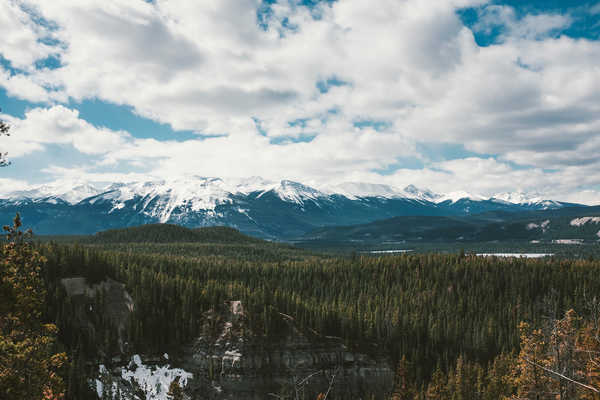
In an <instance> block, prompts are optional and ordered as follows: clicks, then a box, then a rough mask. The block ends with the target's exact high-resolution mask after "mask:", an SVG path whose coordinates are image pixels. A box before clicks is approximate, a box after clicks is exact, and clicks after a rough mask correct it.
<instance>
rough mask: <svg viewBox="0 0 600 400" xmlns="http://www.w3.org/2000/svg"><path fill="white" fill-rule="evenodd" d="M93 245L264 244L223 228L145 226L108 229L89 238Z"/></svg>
mask: <svg viewBox="0 0 600 400" xmlns="http://www.w3.org/2000/svg"><path fill="white" fill-rule="evenodd" d="M90 241H92V242H93V243H230V244H234V243H235V244H250V243H264V241H263V240H260V239H256V238H252V237H250V236H247V235H244V234H242V233H240V231H238V230H237V229H234V228H229V227H225V226H212V227H203V228H195V229H190V228H186V227H183V226H179V225H173V224H147V225H140V226H134V227H130V228H121V229H109V230H107V231H103V232H98V233H96V234H95V235H93V236H92V237H91V238H90Z"/></svg>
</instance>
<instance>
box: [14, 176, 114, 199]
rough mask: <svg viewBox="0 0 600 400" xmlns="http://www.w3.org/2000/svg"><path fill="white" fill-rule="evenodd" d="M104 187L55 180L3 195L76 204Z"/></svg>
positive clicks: (81, 182)
mask: <svg viewBox="0 0 600 400" xmlns="http://www.w3.org/2000/svg"><path fill="white" fill-rule="evenodd" d="M101 192H102V189H100V188H98V187H96V186H94V185H91V184H89V183H87V182H83V181H66V180H61V181H55V182H51V183H46V184H42V185H37V186H32V187H30V188H29V189H26V190H19V191H14V192H9V193H7V194H5V195H4V196H3V197H5V198H8V199H13V200H24V199H32V200H40V199H48V198H54V199H61V200H63V201H65V202H67V203H70V204H75V203H79V202H80V201H81V200H83V199H85V198H87V197H90V196H94V195H97V194H98V193H101Z"/></svg>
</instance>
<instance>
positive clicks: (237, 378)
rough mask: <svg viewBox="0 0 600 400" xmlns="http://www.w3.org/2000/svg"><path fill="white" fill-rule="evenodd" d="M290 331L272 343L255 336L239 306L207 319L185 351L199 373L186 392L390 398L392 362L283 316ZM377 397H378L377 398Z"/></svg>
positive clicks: (187, 364)
mask: <svg viewBox="0 0 600 400" xmlns="http://www.w3.org/2000/svg"><path fill="white" fill-rule="evenodd" d="M279 317H280V318H281V319H282V321H283V322H284V323H283V324H282V326H284V328H283V329H282V330H281V331H280V332H277V335H270V336H269V337H265V336H262V335H261V336H259V335H256V334H254V333H253V332H252V331H251V330H250V329H249V327H248V323H247V316H246V313H245V311H244V308H243V305H242V304H241V303H240V302H239V301H231V302H228V303H227V304H225V305H224V307H223V308H222V309H221V310H213V311H210V312H208V313H206V315H205V320H206V323H205V326H204V328H203V331H202V333H201V335H200V336H199V337H198V339H197V340H196V341H195V342H194V343H193V344H192V345H191V346H189V347H188V348H187V349H186V351H185V353H184V354H185V357H184V363H183V365H184V368H185V369H186V370H188V371H191V372H193V373H194V379H193V380H191V382H190V383H189V384H188V387H187V388H186V392H187V393H188V394H189V395H191V396H192V398H193V399H236V400H246V399H248V400H250V399H252V400H254V399H261V400H262V399H268V398H278V397H277V396H280V398H292V399H295V398H296V393H298V394H299V397H298V398H301V399H304V398H306V399H316V398H317V396H318V395H319V393H326V392H327V391H328V389H329V387H330V386H331V390H330V394H329V397H328V399H366V398H369V399H370V398H387V396H389V394H390V393H391V392H392V389H393V380H394V372H393V369H392V368H391V366H390V363H389V360H387V359H385V358H384V357H372V356H368V355H366V354H362V353H358V352H355V351H352V350H350V349H348V348H347V347H346V346H345V345H344V344H343V343H342V340H341V339H339V338H334V337H325V336H322V335H319V334H318V333H316V332H314V331H304V332H303V331H302V330H301V329H300V328H299V327H298V326H297V325H296V324H295V321H294V319H293V318H292V317H291V316H288V315H285V314H279ZM372 396H374V397H372Z"/></svg>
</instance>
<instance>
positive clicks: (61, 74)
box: [0, 0, 600, 204]
mask: <svg viewBox="0 0 600 400" xmlns="http://www.w3.org/2000/svg"><path fill="white" fill-rule="evenodd" d="M0 38H1V39H0V107H1V108H2V113H1V114H0V118H1V119H3V120H5V121H7V122H8V123H9V124H10V125H11V132H12V135H11V136H10V137H3V138H0V151H2V152H4V151H7V152H8V155H9V159H10V160H11V161H12V165H11V166H10V167H7V168H2V169H1V170H0V191H4V192H5V191H7V190H9V189H19V188H24V187H27V186H30V185H35V184H39V183H44V182H49V181H55V180H73V179H83V180H89V181H100V182H113V181H132V180H139V179H150V178H169V177H179V176H182V175H187V174H193V175H201V176H217V177H230V176H231V177H244V176H253V175H258V176H262V177H264V178H268V179H282V178H286V179H292V180H298V181H301V182H304V183H307V184H313V185H321V184H329V183H341V182H345V181H361V182H372V183H386V184H392V185H395V186H399V187H403V186H405V185H407V184H411V183H412V184H415V185H416V186H419V187H428V188H430V189H433V190H435V191H438V192H448V191H455V190H465V191H469V192H475V193H480V194H483V195H491V194H494V193H498V192H505V191H527V192H538V193H542V194H544V195H545V196H546V197H549V198H554V199H562V200H571V201H579V202H585V203H588V204H600V41H599V39H600V2H598V1H597V0H594V1H589V2H588V1H585V0H573V1H569V0H536V1H533V0H531V1H525V0H511V1H485V0H436V1H430V0H377V1H376V2H370V1H365V0H337V1H325V0H324V1H319V0H201V1H189V0H154V1H143V0H105V1H101V2H100V1H97V0H52V1H47V0H3V1H0Z"/></svg>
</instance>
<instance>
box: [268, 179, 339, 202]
mask: <svg viewBox="0 0 600 400" xmlns="http://www.w3.org/2000/svg"><path fill="white" fill-rule="evenodd" d="M274 191H275V193H276V194H277V196H279V198H280V199H281V200H284V201H291V202H294V203H297V204H304V201H305V200H317V199H319V198H322V197H326V196H327V195H326V194H325V193H323V192H321V191H319V190H317V189H315V188H312V187H310V186H306V185H303V184H302V183H299V182H294V181H289V180H282V181H281V182H280V184H279V186H277V187H275V188H274Z"/></svg>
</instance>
